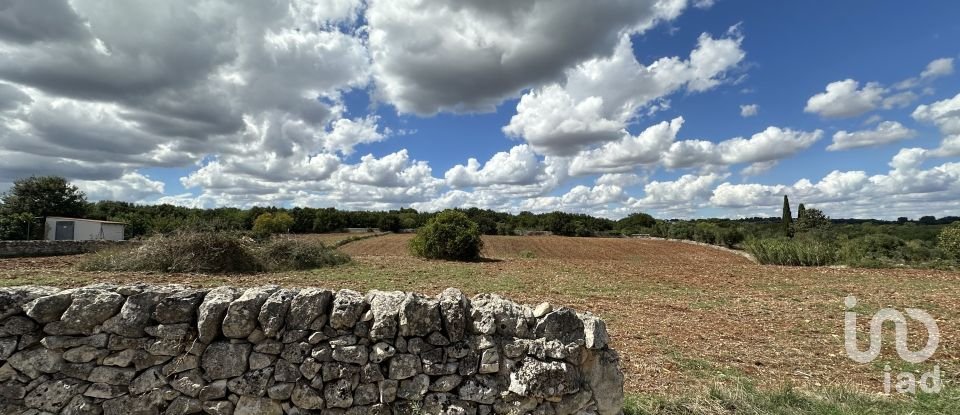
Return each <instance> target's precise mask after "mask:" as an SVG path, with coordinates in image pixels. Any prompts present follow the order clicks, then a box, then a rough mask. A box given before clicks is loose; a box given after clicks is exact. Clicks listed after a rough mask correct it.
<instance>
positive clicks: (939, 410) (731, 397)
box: [623, 381, 960, 415]
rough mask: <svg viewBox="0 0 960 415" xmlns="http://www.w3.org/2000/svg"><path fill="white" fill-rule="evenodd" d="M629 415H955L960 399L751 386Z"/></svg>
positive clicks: (637, 400) (631, 403) (667, 401)
mask: <svg viewBox="0 0 960 415" xmlns="http://www.w3.org/2000/svg"><path fill="white" fill-rule="evenodd" d="M623 411H624V415H800V414H818V415H819V414H823V415H887V414H890V415H928V414H931V415H948V414H949V415H952V414H958V413H960V393H958V391H957V390H956V389H945V390H944V391H943V392H941V393H939V394H919V395H917V396H911V397H903V396H890V397H886V396H875V395H867V394H863V393H859V392H851V391H848V390H844V389H824V390H821V391H818V392H816V393H811V392H805V391H801V390H798V389H795V388H792V387H783V388H780V389H776V390H760V389H758V388H756V387H755V386H753V385H752V384H750V383H749V382H745V381H741V382H738V383H737V384H735V385H723V386H716V387H713V388H711V389H709V390H708V391H706V392H704V393H702V394H699V395H697V394H691V395H687V396H678V397H663V396H652V395H630V396H628V397H627V399H626V400H625V402H624V408H623Z"/></svg>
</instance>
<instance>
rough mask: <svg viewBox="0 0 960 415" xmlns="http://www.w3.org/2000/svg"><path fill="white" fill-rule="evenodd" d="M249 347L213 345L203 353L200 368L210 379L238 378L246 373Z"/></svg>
mask: <svg viewBox="0 0 960 415" xmlns="http://www.w3.org/2000/svg"><path fill="white" fill-rule="evenodd" d="M208 297H209V296H208ZM250 347H251V346H250V345H249V344H247V343H230V342H216V343H213V344H211V345H210V346H208V347H207V349H206V350H205V351H204V352H203V356H201V358H200V366H201V367H202V368H203V370H204V372H205V373H206V374H207V376H208V377H210V379H214V380H216V379H226V378H232V377H237V376H240V375H242V374H243V373H244V372H246V371H247V359H248V358H249V356H250Z"/></svg>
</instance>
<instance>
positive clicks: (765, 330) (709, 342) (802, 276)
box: [0, 235, 960, 414]
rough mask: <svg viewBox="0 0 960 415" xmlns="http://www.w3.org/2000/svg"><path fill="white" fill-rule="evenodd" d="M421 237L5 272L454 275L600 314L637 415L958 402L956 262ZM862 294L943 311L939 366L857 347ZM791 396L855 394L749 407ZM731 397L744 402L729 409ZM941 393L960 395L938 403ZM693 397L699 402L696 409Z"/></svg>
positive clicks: (18, 278)
mask: <svg viewBox="0 0 960 415" xmlns="http://www.w3.org/2000/svg"><path fill="white" fill-rule="evenodd" d="M326 237H330V238H336V237H337V236H323V238H326ZM409 238H411V235H387V236H382V237H376V238H371V239H366V240H362V241H356V242H351V243H349V244H346V245H344V246H343V247H342V248H341V250H343V251H344V252H347V253H349V254H350V255H351V256H352V257H353V259H354V262H353V263H352V264H349V265H346V266H341V267H336V268H330V269H323V270H316V271H305V272H288V273H267V274H255V275H215V276H210V275H167V274H145V273H93V272H79V271H75V270H74V269H73V268H72V267H73V265H74V264H75V263H76V262H77V261H78V257H55V258H27V259H5V260H0V284H2V285H19V284H48V285H57V286H78V285H84V284H88V283H93V282H116V283H122V282H133V281H138V282H148V283H151V282H152V283H160V282H177V283H184V284H191V285H203V286H212V285H220V284H232V285H239V286H250V285H258V284H267V283H275V284H281V285H287V286H302V285H317V286H326V287H331V288H353V289H358V290H367V289H373V288H376V289H399V290H413V291H421V292H425V293H430V294H436V293H438V292H439V291H441V290H442V289H444V288H446V287H451V286H453V287H459V288H461V289H463V290H464V291H465V292H467V293H469V294H474V293H478V292H498V293H502V294H504V295H506V296H508V297H510V298H512V299H515V300H518V301H520V302H526V303H531V304H535V303H539V302H540V301H549V302H551V303H554V304H562V305H569V306H572V307H575V308H577V309H580V310H588V311H592V312H594V313H597V314H599V315H601V316H602V317H603V318H605V319H606V320H607V324H608V327H609V330H610V333H611V336H612V339H613V345H614V347H615V348H616V349H617V350H618V351H619V352H620V354H621V358H622V365H623V369H624V371H625V373H626V388H627V391H628V392H629V393H631V394H633V395H635V396H636V397H637V398H636V399H635V400H634V402H633V404H632V405H635V406H634V407H633V409H631V411H633V412H631V413H660V414H668V413H669V414H674V413H677V414H679V413H696V414H701V413H702V414H708V413H709V414H713V413H718V414H719V413H758V414H760V413H837V414H846V413H905V414H906V413H955V412H953V411H954V410H956V408H957V407H960V400H958V399H960V398H958V397H957V395H956V394H955V393H954V392H953V391H955V390H956V389H955V387H956V384H957V382H958V381H960V377H958V375H957V374H958V370H960V273H957V272H948V271H930V270H907V269H903V270H900V269H896V270H892V269H887V270H878V269H844V268H799V267H778V266H764V265H757V264H755V263H753V262H751V261H749V260H748V259H745V258H743V257H741V256H738V255H736V254H732V253H729V252H724V251H721V250H717V249H712V248H709V247H702V246H696V245H690V244H685V243H679V242H669V241H652V240H634V239H599V238H565V237H484V242H485V247H484V250H483V255H484V257H485V260H484V261H480V262H476V263H453V262H443V261H426V260H421V259H417V258H413V257H411V256H410V254H409V253H408V251H407V246H406V244H407V241H408V240H409ZM849 294H853V295H856V296H857V297H858V298H859V300H860V302H859V305H858V308H857V309H856V311H858V312H860V313H861V318H860V326H861V327H866V326H867V323H868V318H869V315H871V314H872V313H873V312H875V311H876V310H878V309H880V308H883V307H894V308H897V309H900V310H903V309H905V308H908V307H914V308H921V309H924V310H926V311H927V312H929V313H931V314H932V315H934V316H935V317H936V318H937V319H938V320H937V323H938V325H939V328H940V333H941V341H940V348H939V350H938V352H937V354H936V355H935V356H934V357H933V359H932V360H931V361H930V363H928V364H921V365H907V364H905V363H903V362H902V361H901V360H900V359H899V358H898V357H897V355H896V352H895V351H894V348H893V341H892V334H891V333H892V330H887V331H888V333H886V334H887V335H888V336H887V341H886V342H885V346H884V349H883V354H882V355H881V358H880V359H878V360H877V361H876V362H874V363H872V364H858V363H855V362H853V361H852V360H850V359H849V358H847V357H846V355H845V353H844V348H843V317H844V311H845V309H844V307H843V299H844V297H846V296H847V295H849ZM910 329H911V330H910V333H911V336H912V337H911V342H910V344H911V348H912V349H914V350H917V349H919V348H920V347H921V346H922V344H923V343H924V342H925V341H926V336H925V332H924V331H923V330H922V326H921V325H919V324H916V325H913V324H911V326H910ZM861 347H864V346H861ZM934 363H936V364H939V365H940V367H941V371H942V375H943V377H944V382H945V384H946V385H947V387H948V392H947V393H945V394H943V395H942V397H938V398H929V397H927V398H923V399H916V400H895V401H891V400H889V399H886V398H885V399H880V400H877V399H878V398H876V395H877V394H878V393H879V392H880V391H881V388H882V382H883V374H884V372H883V368H884V365H885V364H890V365H891V366H892V367H893V369H894V370H895V371H900V370H912V371H914V372H918V371H920V370H929V369H930V368H931V367H932V365H933V364H934ZM717 388H719V389H717ZM756 391H762V394H760V395H757V393H760V392H756ZM849 391H853V392H856V393H857V394H854V395H850V394H848V393H847V392H849ZM810 393H814V395H810ZM844 399H847V400H855V401H856V402H854V403H852V404H848V403H843V402H845V401H844ZM931 399H932V402H933V403H932V404H931V403H930V402H931ZM778 402H780V403H784V402H795V403H796V405H799V406H800V407H804V406H806V407H808V408H813V409H810V411H813V410H814V409H816V408H821V407H822V408H830V407H835V408H842V407H844V405H855V406H852V407H851V408H853V409H850V410H853V412H848V411H839V410H838V411H834V412H830V411H827V410H820V409H817V410H816V411H814V412H810V411H799V412H790V411H785V412H770V411H769V410H762V409H753V410H749V408H751V407H752V408H763V407H776V406H777V403H778ZM837 402H839V403H837ZM731 405H732V406H734V407H737V408H741V409H743V410H742V411H727V410H728V409H729V408H730V407H731ZM817 405H821V406H820V407H818V406H817ZM823 405H827V406H823ZM918 405H920V406H918ZM922 405H928V406H922ZM937 405H941V406H942V405H954V406H948V408H953V409H949V410H941V409H937V408H938V406H937ZM690 407H697V408H701V409H702V411H700V412H695V411H693V412H690V411H686V410H685V409H683V408H688V409H689V408H690ZM651 408H652V409H651ZM711 408H712V409H711ZM717 408H720V409H717ZM724 408H726V409H724ZM857 408H880V409H878V410H877V411H873V410H871V412H858V409H857ZM884 408H886V409H889V410H890V411H886V410H885V409H884ZM918 408H920V409H918ZM931 408H933V409H931ZM848 409H849V408H848ZM724 411H727V412H724ZM944 411H945V412H944Z"/></svg>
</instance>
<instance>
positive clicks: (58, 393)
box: [23, 379, 89, 413]
mask: <svg viewBox="0 0 960 415" xmlns="http://www.w3.org/2000/svg"><path fill="white" fill-rule="evenodd" d="M88 385H89V384H88V383H86V382H83V381H80V380H77V379H59V380H50V381H47V382H43V383H41V384H40V385H38V386H37V387H35V388H33V390H31V391H30V392H29V393H27V395H26V396H25V397H24V398H23V402H24V404H25V405H26V406H27V407H28V408H34V409H39V410H41V411H47V412H53V413H57V412H60V410H61V409H63V408H64V407H65V406H67V403H69V402H70V400H71V399H73V397H74V396H75V395H79V394H81V393H83V391H84V389H85V388H86V387H87V386H88Z"/></svg>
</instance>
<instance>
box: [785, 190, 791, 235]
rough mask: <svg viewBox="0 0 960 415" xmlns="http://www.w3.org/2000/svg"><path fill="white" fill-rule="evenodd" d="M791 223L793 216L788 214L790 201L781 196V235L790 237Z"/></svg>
mask: <svg viewBox="0 0 960 415" xmlns="http://www.w3.org/2000/svg"><path fill="white" fill-rule="evenodd" d="M792 222H793V214H791V213H790V200H789V199H787V195H783V234H784V235H786V236H790V224H791V223H792Z"/></svg>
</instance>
